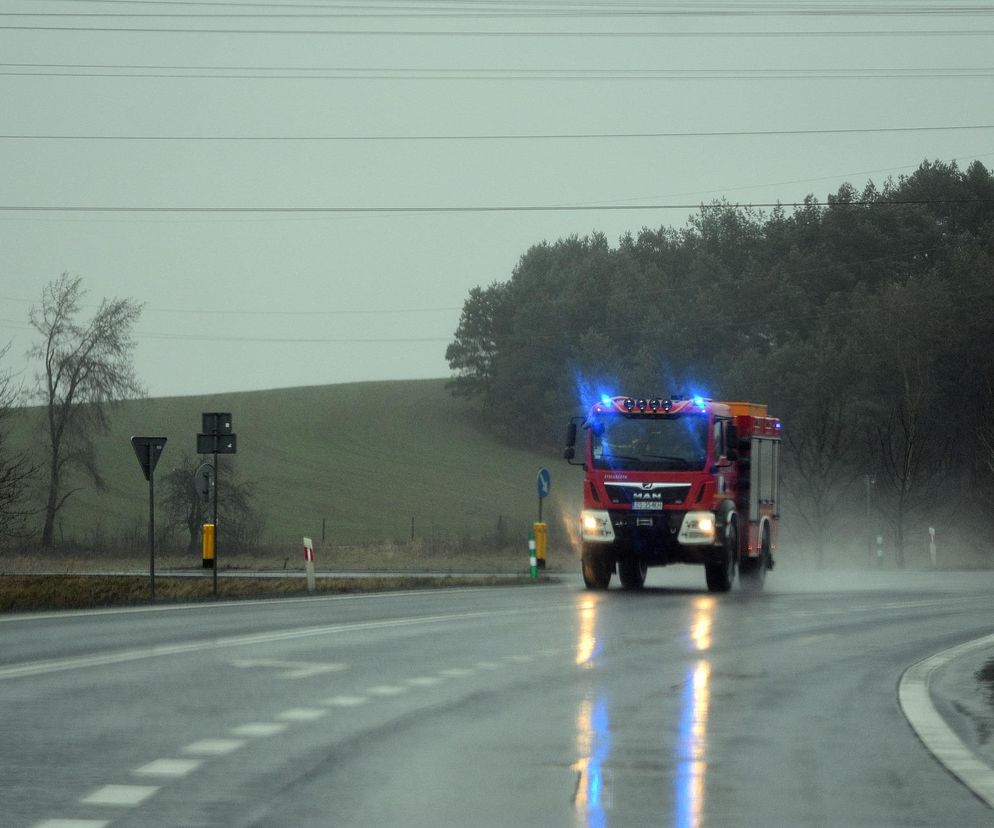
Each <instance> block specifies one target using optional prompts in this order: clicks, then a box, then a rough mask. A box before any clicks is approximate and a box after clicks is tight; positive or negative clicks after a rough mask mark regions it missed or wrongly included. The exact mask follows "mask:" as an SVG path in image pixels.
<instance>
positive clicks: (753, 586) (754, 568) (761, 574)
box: [739, 529, 770, 592]
mask: <svg viewBox="0 0 994 828" xmlns="http://www.w3.org/2000/svg"><path fill="white" fill-rule="evenodd" d="M769 568H770V533H769V530H768V529H763V541H762V544H761V546H760V551H759V557H758V558H749V559H748V560H747V561H742V562H741V563H740V564H739V583H740V584H742V587H743V588H744V589H747V590H749V591H750V592H759V591H760V590H762V588H763V586H764V585H765V584H766V570H767V569H769Z"/></svg>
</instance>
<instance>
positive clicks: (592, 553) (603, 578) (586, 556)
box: [580, 544, 614, 589]
mask: <svg viewBox="0 0 994 828" xmlns="http://www.w3.org/2000/svg"><path fill="white" fill-rule="evenodd" d="M580 561H581V564H582V571H583V583H584V584H585V585H586V587H587V589H607V588H608V586H609V585H610V583H611V574H612V572H613V571H614V561H613V560H612V558H611V555H610V551H609V550H608V549H606V548H605V547H603V546H594V545H592V544H591V545H584V547H583V554H582V556H581V558H580Z"/></svg>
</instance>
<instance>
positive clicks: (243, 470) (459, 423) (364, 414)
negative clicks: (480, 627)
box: [19, 380, 581, 549]
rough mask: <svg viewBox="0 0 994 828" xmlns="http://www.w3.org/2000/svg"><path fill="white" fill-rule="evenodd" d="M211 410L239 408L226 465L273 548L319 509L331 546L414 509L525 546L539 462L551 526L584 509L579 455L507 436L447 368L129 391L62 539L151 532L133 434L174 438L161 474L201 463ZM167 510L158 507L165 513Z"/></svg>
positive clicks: (434, 533) (440, 534)
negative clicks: (482, 419)
mask: <svg viewBox="0 0 994 828" xmlns="http://www.w3.org/2000/svg"><path fill="white" fill-rule="evenodd" d="M205 411H229V412H231V414H232V422H233V425H234V431H235V432H236V433H237V435H238V453H237V455H234V456H230V455H227V456H226V455H222V456H221V458H220V463H234V464H235V465H236V467H237V471H238V475H239V477H240V478H241V479H243V480H247V481H252V482H253V483H254V484H255V491H256V505H257V507H258V508H259V509H260V510H261V512H262V513H263V514H264V517H265V529H264V538H263V540H264V542H265V543H267V544H269V545H272V546H277V547H283V546H284V545H285V546H286V547H287V548H292V549H296V548H297V547H298V546H299V544H300V538H301V536H303V535H310V536H311V537H313V538H315V539H320V538H321V532H322V520H324V521H325V526H326V529H325V531H326V535H327V543H328V544H336V545H352V544H369V543H384V542H402V541H406V540H409V539H410V537H411V524H412V518H413V523H414V534H415V537H416V538H417V539H419V540H422V541H428V542H439V541H443V540H444V541H448V542H456V543H463V544H466V543H477V542H480V541H481V539H483V538H485V537H488V536H494V535H495V534H496V533H497V529H498V523H499V522H500V524H501V525H502V527H503V528H504V530H505V532H506V533H507V535H508V536H509V537H511V538H512V539H514V540H517V539H518V538H519V536H521V535H522V533H524V536H523V537H520V543H522V544H525V543H526V541H527V527H528V525H529V524H530V522H531V521H532V520H534V519H535V516H536V511H537V496H536V490H535V475H536V473H537V471H538V469H539V468H540V467H542V466H546V467H548V468H549V469H550V471H551V472H552V475H553V491H552V495H551V496H550V497H549V498H548V500H547V501H546V504H545V518H546V521H547V522H548V523H549V524H550V534H559V533H561V529H560V526H559V524H560V518H559V515H560V513H561V512H562V511H563V509H564V507H565V510H566V512H567V513H572V514H575V511H576V510H578V508H579V506H578V503H579V498H580V481H581V477H580V475H579V474H578V473H577V470H576V469H575V468H574V467H570V466H567V465H566V464H565V463H564V462H562V461H557V460H556V458H555V457H549V456H543V455H540V454H536V453H533V452H529V451H523V450H515V449H513V448H509V447H508V446H506V445H503V444H501V443H499V442H498V441H497V440H495V439H494V438H493V437H491V436H490V435H489V434H487V433H486V432H485V431H483V430H481V429H480V428H479V427H478V426H477V425H476V424H475V422H474V419H473V417H472V410H471V408H470V407H469V406H468V405H467V404H466V403H465V402H463V401H461V400H456V399H453V398H452V396H451V395H450V394H449V393H448V392H447V391H446V390H445V380H423V381H406V382H370V383H356V384H349V385H333V386H312V387H303V388H284V389H276V390H269V391H254V392H242V393H232V394H218V395H213V396H209V397H199V396H198V397H172V398H162V399H147V400H137V401H130V402H126V403H124V404H122V405H121V406H120V407H118V408H117V409H116V410H115V411H114V412H113V415H112V428H111V432H110V434H108V435H102V436H100V437H99V438H98V439H97V450H98V465H99V470H100V472H101V474H102V475H103V476H104V477H105V478H106V481H107V488H106V489H103V490H97V489H96V487H95V486H94V485H93V484H92V483H91V482H90V481H88V480H86V479H84V478H83V477H82V476H81V475H78V474H77V475H75V477H74V479H73V480H72V481H70V485H72V486H79V487H81V488H80V491H79V492H77V493H76V494H74V495H73V497H72V498H71V499H70V501H69V503H68V504H67V506H66V508H65V509H64V511H63V513H62V515H61V526H60V532H57V537H61V538H62V539H64V540H65V541H67V542H68V541H70V540H71V541H73V542H75V543H78V544H82V545H84V546H87V547H92V548H99V547H100V546H102V545H107V546H109V545H114V544H120V543H121V542H122V539H124V538H127V537H131V538H132V539H133V543H139V544H140V543H143V537H144V536H143V532H144V531H146V530H145V529H144V527H145V525H146V523H145V522H146V521H147V517H148V486H147V484H146V482H145V480H144V478H143V476H142V474H141V470H140V467H139V465H138V461H137V459H136V458H135V456H134V453H133V451H132V448H131V445H130V442H129V440H130V437H131V436H132V435H146V436H152V435H155V436H159V435H164V436H166V437H167V438H168V444H167V445H166V448H165V451H164V452H163V455H162V459H161V460H160V462H159V465H158V467H157V469H156V474H157V476H158V475H161V474H162V472H163V471H168V470H169V469H172V468H184V469H189V471H190V474H191V475H192V473H193V471H194V469H195V468H196V466H197V465H199V463H200V462H201V461H202V460H203V459H207V458H201V457H199V456H198V455H196V454H195V449H196V435H197V432H198V431H199V430H200V422H201V417H200V415H201V413H202V412H205ZM30 414H31V416H33V417H37V416H40V415H41V411H40V410H32V411H31V412H30ZM29 431H30V429H29V428H28V427H27V425H26V424H22V428H21V431H20V432H19V434H20V437H21V439H23V440H26V439H32V440H33V441H35V442H37V440H38V438H37V436H35V437H32V438H29ZM220 497H221V500H222V502H223V498H224V490H223V488H222V489H221V490H220ZM157 500H158V498H157ZM222 511H223V509H222ZM162 520H164V516H162V515H160V514H159V513H157V519H156V522H157V525H158V524H159V522H160V521H162ZM38 522H39V524H40V519H39V521H38ZM222 528H223V527H222Z"/></svg>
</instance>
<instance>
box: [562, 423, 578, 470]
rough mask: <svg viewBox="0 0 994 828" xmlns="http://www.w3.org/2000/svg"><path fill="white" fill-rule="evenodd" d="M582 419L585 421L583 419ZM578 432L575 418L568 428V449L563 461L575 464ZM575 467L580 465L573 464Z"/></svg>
mask: <svg viewBox="0 0 994 828" xmlns="http://www.w3.org/2000/svg"><path fill="white" fill-rule="evenodd" d="M580 419H583V418H582V417H581V418H580ZM576 432H577V418H576V417H574V418H573V419H572V420H570V421H569V425H567V426H566V448H565V449H564V450H563V459H564V460H568V461H569V462H570V463H573V459H574V458H575V457H576ZM573 465H575V466H578V465H580V464H579V463H573Z"/></svg>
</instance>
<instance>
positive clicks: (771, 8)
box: [2, 0, 992, 19]
mask: <svg viewBox="0 0 994 828" xmlns="http://www.w3.org/2000/svg"><path fill="white" fill-rule="evenodd" d="M109 3H110V0H106V2H102V3H100V4H99V5H108V4H109ZM77 5H80V4H78V3H77ZM113 5H116V6H124V5H130V6H133V7H136V8H137V7H144V8H145V9H148V8H149V7H164V8H170V9H204V8H208V9H225V11H223V12H218V11H168V12H160V11H155V12H149V11H145V10H143V11H140V12H135V11H131V12H120V11H87V12H77V11H72V12H66V11H57V12H48V11H45V12H34V11H32V12H5V13H2V15H3V16H9V17H42V18H45V17H82V18H91V17H102V18H122V17H125V18H127V17H144V18H176V17H181V18H213V17H225V18H250V19H254V18H263V19H265V18H289V19H294V18H364V19H368V18H374V19H375V18H385V19H397V18H400V19H404V18H452V19H459V18H483V19H486V18H536V17H538V18H542V17H550V18H580V19H584V18H597V17H662V18H672V17H731V18H736V17H771V16H775V17H867V16H870V17H878V16H886V17H896V16H901V17H921V16H928V17H934V16H944V17H945V16H971V17H974V16H986V15H989V14H991V13H992V9H991V8H990V6H988V5H985V4H979V3H978V4H973V5H966V4H959V5H957V6H955V7H953V8H950V7H949V6H948V5H946V4H943V3H930V4H924V3H903V4H895V3H876V4H870V3H836V4H834V6H833V5H832V4H828V3H821V4H818V5H814V6H813V5H811V4H807V3H795V4H785V3H752V4H749V3H738V4H735V5H732V4H728V3H717V4H714V3H712V4H704V3H697V4H693V5H689V4H686V3H677V4H672V5H669V6H667V5H666V4H659V3H549V2H546V3H529V4H524V3H494V2H489V3H459V4H451V3H450V4H428V3H422V4H417V3H414V4H403V5H401V4H389V5H388V4H372V3H370V4H350V3H344V4H338V3H332V4H315V3H289V4H281V3H280V4H274V3H244V2H242V3H221V2H213V3H207V2H156V3H135V2H120V0H115V2H114V3H113ZM234 9H251V11H232V10H234ZM267 9H277V10H278V11H260V10H267ZM302 9H304V10H307V11H300V10H302Z"/></svg>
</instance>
